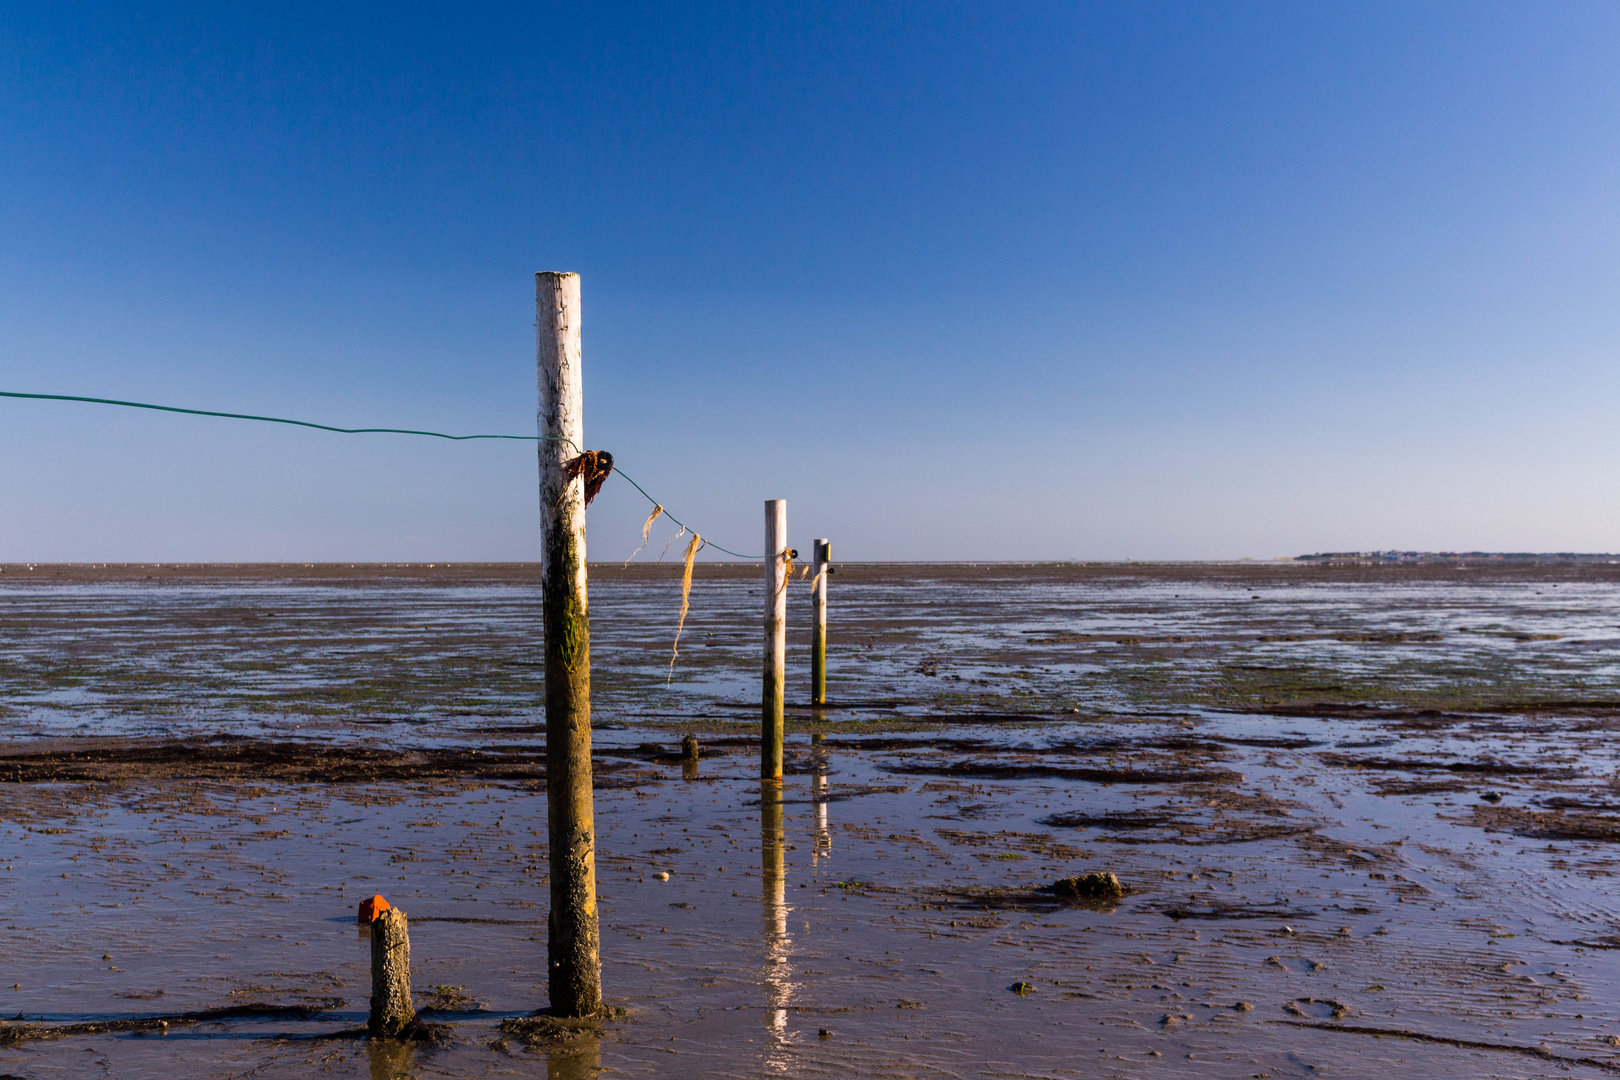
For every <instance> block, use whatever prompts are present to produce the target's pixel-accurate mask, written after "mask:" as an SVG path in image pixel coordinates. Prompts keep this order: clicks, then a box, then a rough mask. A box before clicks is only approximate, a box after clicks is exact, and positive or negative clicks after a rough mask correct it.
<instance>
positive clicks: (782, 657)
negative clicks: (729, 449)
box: [759, 499, 791, 780]
mask: <svg viewBox="0 0 1620 1080" xmlns="http://www.w3.org/2000/svg"><path fill="white" fill-rule="evenodd" d="M789 558H791V555H790V553H789V551H788V546H787V500H786V499H767V500H766V502H765V678H764V686H763V688H762V691H761V695H760V743H759V775H760V776H762V777H764V778H765V779H767V780H780V779H781V778H782V708H783V705H784V693H785V683H786V676H785V672H786V668H787V570H788V565H787V564H788V559H789Z"/></svg>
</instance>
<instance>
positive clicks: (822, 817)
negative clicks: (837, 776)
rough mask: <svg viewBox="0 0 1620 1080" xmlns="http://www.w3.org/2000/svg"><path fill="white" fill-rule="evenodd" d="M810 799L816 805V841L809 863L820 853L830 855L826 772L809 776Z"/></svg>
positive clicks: (830, 838) (814, 860)
mask: <svg viewBox="0 0 1620 1080" xmlns="http://www.w3.org/2000/svg"><path fill="white" fill-rule="evenodd" d="M810 801H811V802H813V803H815V806H816V842H815V845H814V846H813V847H812V848H811V849H810V865H811V866H814V865H815V864H816V860H817V859H819V858H820V857H821V856H822V855H827V856H829V857H830V856H831V855H832V833H831V832H830V831H828V829H827V774H826V773H816V774H815V775H814V776H812V777H811V778H810Z"/></svg>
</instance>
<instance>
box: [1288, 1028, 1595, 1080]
mask: <svg viewBox="0 0 1620 1080" xmlns="http://www.w3.org/2000/svg"><path fill="white" fill-rule="evenodd" d="M1262 1022H1263V1023H1267V1024H1286V1025H1288V1026H1289V1027H1302V1028H1313V1029H1315V1030H1316V1031H1338V1032H1342V1033H1344V1034H1346V1035H1372V1036H1374V1037H1375V1038H1379V1037H1381V1038H1388V1039H1410V1040H1411V1041H1412V1042H1422V1043H1432V1044H1434V1045H1437V1046H1455V1047H1459V1048H1461V1049H1464V1050H1497V1051H1500V1052H1502V1053H1507V1054H1521V1055H1523V1056H1524V1057H1533V1058H1537V1059H1539V1060H1541V1061H1555V1062H1557V1063H1558V1064H1560V1065H1584V1066H1585V1067H1587V1068H1589V1069H1601V1070H1602V1071H1604V1072H1611V1073H1620V1064H1616V1063H1615V1062H1612V1061H1604V1060H1602V1059H1601V1058H1592V1057H1566V1056H1564V1055H1563V1054H1555V1053H1553V1052H1552V1051H1550V1050H1543V1049H1541V1048H1540V1047H1538V1046H1516V1045H1514V1044H1513V1043H1493V1042H1480V1041H1479V1040H1477V1039H1454V1038H1452V1037H1451V1036H1449V1035H1430V1034H1427V1033H1426V1032H1422V1031H1412V1030H1411V1029H1409V1028H1376V1027H1362V1026H1361V1025H1359V1024H1321V1023H1312V1022H1311V1021H1309V1020H1265V1021H1262Z"/></svg>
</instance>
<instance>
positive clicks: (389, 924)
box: [366, 908, 416, 1039]
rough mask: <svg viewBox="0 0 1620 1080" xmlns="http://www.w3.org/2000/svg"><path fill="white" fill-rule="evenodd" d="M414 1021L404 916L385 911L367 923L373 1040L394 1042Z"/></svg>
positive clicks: (369, 1029) (408, 939) (369, 1024)
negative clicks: (391, 1039) (368, 928)
mask: <svg viewBox="0 0 1620 1080" xmlns="http://www.w3.org/2000/svg"><path fill="white" fill-rule="evenodd" d="M415 1019H416V1010H415V1009H414V1008H412V1007H411V935H410V927H409V925H408V924H407V922H406V919H405V913H404V912H403V911H401V910H399V908H388V909H387V910H386V911H384V912H383V913H382V914H380V915H378V916H377V917H376V918H375V919H374V920H372V923H371V1016H370V1018H369V1020H368V1021H367V1023H366V1031H367V1032H368V1033H369V1034H370V1035H371V1036H372V1037H373V1038H393V1039H397V1038H399V1037H400V1036H401V1035H402V1034H404V1032H405V1029H406V1028H408V1027H410V1025H411V1022H412V1021H413V1020H415Z"/></svg>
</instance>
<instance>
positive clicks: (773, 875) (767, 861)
mask: <svg viewBox="0 0 1620 1080" xmlns="http://www.w3.org/2000/svg"><path fill="white" fill-rule="evenodd" d="M785 839H786V837H785V835H784V832H783V829H782V782H781V781H780V780H778V781H774V782H773V781H770V780H766V781H763V782H761V783H760V785H759V866H760V870H761V871H762V873H761V874H760V880H761V882H762V885H761V889H762V903H761V907H762V908H763V909H764V916H765V926H764V931H765V989H766V995H767V997H768V998H769V999H770V1008H769V1009H768V1010H767V1011H766V1017H767V1019H766V1026H767V1027H769V1028H770V1029H771V1032H772V1034H773V1035H775V1036H777V1037H778V1038H780V1037H782V1036H785V1035H786V1034H787V1004H788V999H789V998H791V997H792V996H793V984H792V983H791V982H790V981H789V977H790V976H791V975H792V971H791V970H790V969H789V967H788V946H789V945H790V944H791V941H790V939H789V937H788V928H787V917H788V905H787V852H786V850H785V848H784V844H783V842H784V840H785ZM767 1064H768V1065H771V1066H772V1067H773V1068H775V1067H782V1066H785V1064H786V1063H785V1062H774V1061H768V1062H767Z"/></svg>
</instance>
